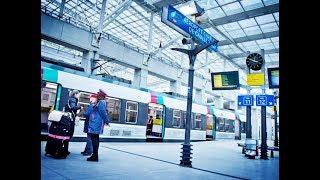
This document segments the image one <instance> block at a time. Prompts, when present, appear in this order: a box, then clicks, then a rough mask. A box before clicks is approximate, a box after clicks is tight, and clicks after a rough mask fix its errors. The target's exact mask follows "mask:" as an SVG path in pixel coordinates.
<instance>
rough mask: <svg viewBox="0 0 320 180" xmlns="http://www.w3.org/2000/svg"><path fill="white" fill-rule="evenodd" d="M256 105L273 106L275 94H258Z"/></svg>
mask: <svg viewBox="0 0 320 180" xmlns="http://www.w3.org/2000/svg"><path fill="white" fill-rule="evenodd" d="M256 105H257V106H273V105H274V96H273V95H257V96H256Z"/></svg>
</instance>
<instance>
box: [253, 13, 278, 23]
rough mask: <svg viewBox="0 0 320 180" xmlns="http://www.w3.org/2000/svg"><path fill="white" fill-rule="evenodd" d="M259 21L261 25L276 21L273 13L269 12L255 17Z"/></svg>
mask: <svg viewBox="0 0 320 180" xmlns="http://www.w3.org/2000/svg"><path fill="white" fill-rule="evenodd" d="M255 18H256V20H257V22H258V23H259V24H260V25H261V24H267V23H270V22H274V18H273V16H272V14H267V15H264V16H258V17H255Z"/></svg>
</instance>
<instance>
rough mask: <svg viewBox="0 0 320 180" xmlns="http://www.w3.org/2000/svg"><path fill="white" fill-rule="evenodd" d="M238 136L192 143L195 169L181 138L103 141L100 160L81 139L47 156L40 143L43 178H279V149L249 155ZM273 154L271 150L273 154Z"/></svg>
mask: <svg viewBox="0 0 320 180" xmlns="http://www.w3.org/2000/svg"><path fill="white" fill-rule="evenodd" d="M238 142H242V141H235V140H217V141H205V142H192V143H191V144H192V145H193V146H192V148H193V151H192V152H193V153H194V154H193V155H192V157H193V159H192V161H193V164H192V165H193V168H186V167H181V166H179V165H178V164H179V162H180V155H181V153H180V152H181V149H180V148H181V143H144V142H143V143H141V142H139V143H132V142H131V143H117V142H112V143H109V142H104V143H100V148H99V162H88V161H86V158H87V157H84V156H82V155H81V154H80V152H81V151H82V150H83V149H84V146H85V143H83V142H70V147H69V150H70V152H71V154H70V155H69V156H68V158H67V159H62V160H56V159H52V158H50V157H46V156H45V155H44V148H45V142H41V179H43V180H51V179H55V180H60V179H61V180H62V179H84V180H86V179H98V180H99V179H121V180H126V179H128V180H143V179H159V180H160V179H161V180H162V179H165V180H171V179H172V180H180V179H181V180H185V179H201V180H205V179H216V180H220V179H222V180H224V179H254V180H258V179H268V180H269V179H270V180H273V179H279V153H278V152H275V153H274V156H275V157H274V158H269V160H261V159H259V158H256V159H254V160H250V159H247V158H245V157H244V155H243V154H241V148H240V147H238V146H237V143H238ZM269 156H270V153H269Z"/></svg>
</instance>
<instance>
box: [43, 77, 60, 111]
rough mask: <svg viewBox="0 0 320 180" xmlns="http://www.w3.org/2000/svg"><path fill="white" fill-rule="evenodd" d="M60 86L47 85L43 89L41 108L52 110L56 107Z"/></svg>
mask: <svg viewBox="0 0 320 180" xmlns="http://www.w3.org/2000/svg"><path fill="white" fill-rule="evenodd" d="M57 89H58V84H55V83H49V82H47V83H46V86H45V87H43V88H42V89H41V107H42V108H43V109H51V108H52V107H54V105H55V101H56V95H57Z"/></svg>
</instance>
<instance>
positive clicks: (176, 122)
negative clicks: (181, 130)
mask: <svg viewBox="0 0 320 180" xmlns="http://www.w3.org/2000/svg"><path fill="white" fill-rule="evenodd" d="M180 123H181V112H180V110H173V127H176V128H178V127H180Z"/></svg>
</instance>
